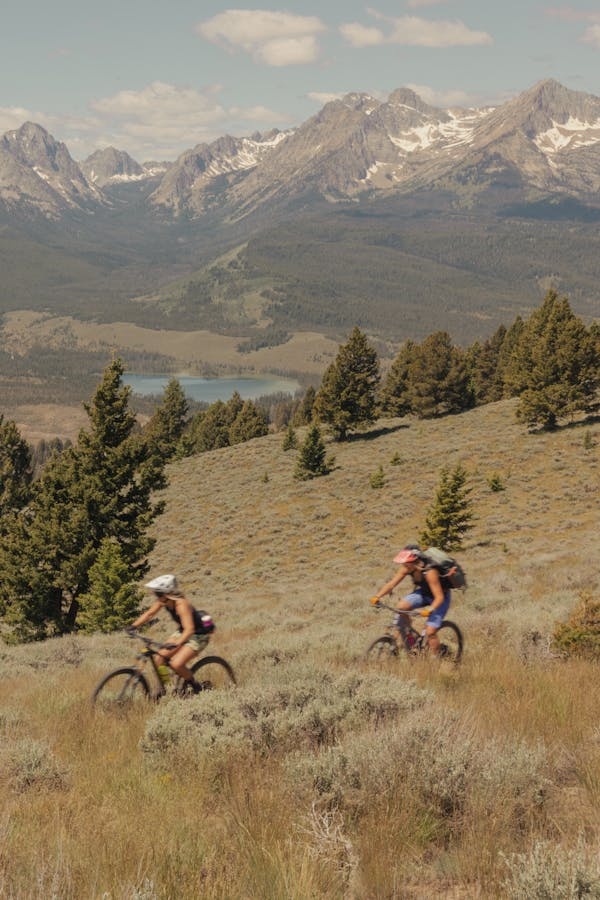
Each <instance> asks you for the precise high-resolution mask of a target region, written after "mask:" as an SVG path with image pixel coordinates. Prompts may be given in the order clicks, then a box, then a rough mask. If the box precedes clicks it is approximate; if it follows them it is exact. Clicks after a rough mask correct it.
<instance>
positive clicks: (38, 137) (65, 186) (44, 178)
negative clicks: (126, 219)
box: [0, 122, 104, 218]
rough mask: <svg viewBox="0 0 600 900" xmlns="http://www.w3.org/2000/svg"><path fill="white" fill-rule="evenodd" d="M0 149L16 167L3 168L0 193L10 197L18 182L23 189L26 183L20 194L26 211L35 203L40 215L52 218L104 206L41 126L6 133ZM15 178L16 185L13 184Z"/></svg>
mask: <svg viewBox="0 0 600 900" xmlns="http://www.w3.org/2000/svg"><path fill="white" fill-rule="evenodd" d="M0 149H2V150H3V151H4V152H5V153H6V154H7V155H8V156H9V157H10V158H11V159H12V160H13V166H15V165H16V166H17V167H18V168H17V170H16V171H15V169H14V168H12V169H10V168H7V167H6V166H3V170H2V172H0V192H2V193H6V192H7V191H9V192H10V193H12V194H14V189H16V190H17V192H18V188H19V185H18V180H19V179H20V180H21V183H22V184H23V186H24V185H25V183H27V188H26V189H23V191H22V194H23V196H24V198H25V201H26V204H27V206H28V207H29V208H33V207H35V205H36V203H37V204H38V205H39V208H40V210H41V211H42V212H43V215H45V216H47V217H50V218H53V217H56V216H59V215H60V213H61V211H63V210H64V209H65V208H75V207H79V208H82V209H87V208H91V207H93V206H94V205H97V204H101V203H103V202H104V198H103V196H102V194H101V193H100V192H99V191H98V189H97V188H96V187H95V186H94V185H91V184H90V183H89V182H88V180H87V178H86V177H85V175H84V174H83V172H82V170H81V169H80V167H79V166H78V164H77V163H76V162H75V160H74V159H73V158H72V156H71V154H70V153H69V151H68V150H67V147H66V145H65V144H63V143H62V142H60V141H57V140H55V139H54V137H52V135H51V134H49V133H48V132H47V131H46V129H45V128H43V127H42V126H41V125H36V124H35V123H34V122H25V123H24V124H23V125H21V127H20V128H17V129H15V130H14V131H7V132H6V134H5V135H3V137H2V139H1V140H0ZM19 173H20V175H19ZM15 177H16V178H17V183H16V184H13V182H14V179H15ZM24 179H25V180H24Z"/></svg>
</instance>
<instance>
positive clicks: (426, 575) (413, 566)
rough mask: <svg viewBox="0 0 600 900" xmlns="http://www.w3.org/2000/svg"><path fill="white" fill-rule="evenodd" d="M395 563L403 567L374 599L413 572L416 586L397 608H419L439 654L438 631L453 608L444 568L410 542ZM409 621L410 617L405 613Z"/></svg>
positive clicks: (433, 649) (431, 644)
mask: <svg viewBox="0 0 600 900" xmlns="http://www.w3.org/2000/svg"><path fill="white" fill-rule="evenodd" d="M394 562H395V563H400V568H399V569H398V571H397V572H396V574H395V575H394V577H393V578H392V579H391V581H388V583H387V584H385V585H384V586H383V587H382V588H381V590H379V591H378V592H377V594H376V595H375V596H374V597H372V598H371V603H372V604H373V606H376V605H377V604H378V603H379V601H380V600H381V599H382V598H383V597H385V596H386V594H391V593H392V591H393V590H394V588H395V587H396V585H398V584H400V582H401V581H402V580H403V579H404V578H406V576H407V575H410V577H411V578H412V582H413V589H412V591H411V592H410V594H407V595H406V596H405V597H403V598H402V600H400V601H399V602H398V604H397V609H398V610H399V611H400V612H402V610H410V609H419V611H420V614H421V615H422V616H423V618H425V619H427V623H426V625H425V632H426V635H427V642H428V644H429V649H430V650H431V653H432V655H433V656H437V655H438V653H439V649H440V640H439V637H438V634H437V631H438V628H439V627H440V625H441V624H442V622H443V620H444V618H445V617H446V613H447V612H448V609H449V608H450V601H451V592H450V583H449V580H448V578H447V576H446V575H445V574H444V572H443V568H442V566H441V565H439V563H436V561H435V560H433V559H432V558H430V557H428V556H427V554H426V552H425V551H423V550H421V549H420V548H419V547H418V545H416V544H408V545H407V546H406V547H404V548H403V549H402V550H400V552H399V553H398V554H397V555H396V556H395V557H394ZM406 622H407V624H408V617H406Z"/></svg>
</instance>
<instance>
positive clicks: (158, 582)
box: [146, 575, 177, 594]
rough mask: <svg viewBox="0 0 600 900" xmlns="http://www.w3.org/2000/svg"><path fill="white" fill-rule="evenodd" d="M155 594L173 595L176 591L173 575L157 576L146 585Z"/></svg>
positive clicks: (175, 581)
mask: <svg viewBox="0 0 600 900" xmlns="http://www.w3.org/2000/svg"><path fill="white" fill-rule="evenodd" d="M146 587H147V588H148V590H149V591H154V593H155V594H174V593H175V592H176V591H177V579H176V578H175V576H174V575H159V576H158V578H153V579H152V581H149V582H148V584H147V585H146Z"/></svg>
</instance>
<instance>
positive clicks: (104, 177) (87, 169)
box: [81, 147, 144, 187]
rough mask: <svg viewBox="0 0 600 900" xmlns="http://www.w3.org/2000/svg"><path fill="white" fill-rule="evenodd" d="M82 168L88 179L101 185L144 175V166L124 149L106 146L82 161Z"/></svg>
mask: <svg viewBox="0 0 600 900" xmlns="http://www.w3.org/2000/svg"><path fill="white" fill-rule="evenodd" d="M81 169H82V171H83V172H84V173H85V175H86V177H87V179H88V181H91V182H93V183H94V184H98V185H100V186H101V187H102V186H104V185H105V184H109V183H110V182H111V181H124V180H130V179H132V178H139V177H140V176H142V175H143V173H144V170H143V168H142V166H140V164H139V163H138V162H136V161H135V159H132V157H131V156H129V154H128V153H126V152H125V151H124V150H116V149H115V148H114V147H105V149H104V150H96V151H95V153H92V154H91V156H88V157H87V159H84V160H83V162H82V163H81Z"/></svg>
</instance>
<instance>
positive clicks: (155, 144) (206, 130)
mask: <svg viewBox="0 0 600 900" xmlns="http://www.w3.org/2000/svg"><path fill="white" fill-rule="evenodd" d="M221 90H222V89H221V87H220V86H219V85H209V86H207V87H206V88H204V89H203V90H197V89H195V88H190V87H179V86H177V85H172V84H165V83H163V82H160V81H156V82H153V83H152V84H150V85H147V86H146V87H145V88H143V89H142V90H139V91H134V90H128V91H120V92H119V93H117V94H114V95H113V96H111V97H104V98H102V99H99V100H95V101H94V102H93V103H91V104H90V114H89V115H87V116H85V115H84V116H80V117H74V116H58V115H53V116H48V115H43V114H42V113H37V112H33V111H31V110H27V109H20V108H12V107H9V108H4V109H2V108H0V133H4V132H5V131H11V130H13V129H16V128H20V126H21V125H22V124H23V123H24V122H27V121H31V122H35V123H37V124H38V125H42V127H44V128H46V129H47V131H49V132H50V134H52V135H53V136H54V137H55V138H56V140H59V141H63V142H64V143H65V144H66V145H67V147H68V149H69V152H70V153H71V155H72V156H73V157H74V158H75V159H79V160H81V159H85V157H86V156H89V155H90V154H91V153H93V151H94V150H98V149H102V148H103V147H108V146H112V147H116V148H117V149H119V150H126V151H127V153H129V154H130V155H131V156H133V157H134V158H135V159H137V160H139V161H140V162H144V161H145V160H148V159H169V160H173V159H175V158H176V157H177V156H179V154H180V153H181V152H183V151H184V150H188V149H190V148H191V147H194V146H195V145H196V144H199V143H203V142H210V141H213V140H215V139H216V138H217V137H220V136H221V135H223V134H225V133H229V134H235V135H244V134H248V133H249V132H250V131H255V130H257V129H258V130H263V129H266V128H268V129H270V128H273V127H274V126H275V125H280V126H287V125H289V124H290V119H289V117H288V116H286V115H281V114H280V113H277V112H275V111H274V110H271V109H269V108H267V107H265V106H261V105H255V106H250V107H242V106H231V107H226V106H224V105H223V104H222V103H221V102H220V93H221Z"/></svg>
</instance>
